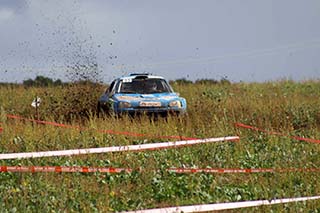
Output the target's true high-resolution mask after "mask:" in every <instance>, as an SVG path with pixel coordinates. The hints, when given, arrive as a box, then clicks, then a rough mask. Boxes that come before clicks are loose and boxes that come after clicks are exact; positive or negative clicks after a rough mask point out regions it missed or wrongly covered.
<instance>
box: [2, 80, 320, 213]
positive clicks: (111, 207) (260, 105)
mask: <svg viewBox="0 0 320 213" xmlns="http://www.w3.org/2000/svg"><path fill="white" fill-rule="evenodd" d="M172 86H173V87H174V89H175V90H176V91H178V92H180V94H181V96H183V97H185V98H186V99H187V102H188V116H186V117H182V118H176V117H169V118H168V119H167V120H162V119H160V120H158V121H150V120H149V119H148V118H144V117H142V118H140V119H130V118H127V117H123V118H121V119H115V118H113V117H105V118H97V117H96V116H95V115H94V113H95V109H96V102H97V99H98V97H99V95H100V94H101V93H102V92H103V91H104V89H105V86H102V85H91V84H87V85H84V84H82V85H77V84H73V85H69V86H61V87H51V88H25V87H23V86H7V87H6V86H2V87H0V107H1V115H0V127H2V128H3V132H2V133H0V152H1V153H12V152H31V151H46V150H62V149H76V148H89V147H106V146H118V145H129V144H142V143H152V142H160V141H166V140H164V139H161V140H160V139H157V138H150V137H149V138H143V137H129V136H125V135H111V134H103V133H99V132H98V131H97V130H114V131H129V132H137V133H143V134H149V135H155V136H163V135H180V136H186V137H196V138H208V137H221V136H228V135H239V136H240V137H241V140H240V141H239V142H237V143H235V142H222V143H217V144H210V145H209V144H207V145H196V146H190V147H184V148H176V149H167V150H158V151H145V152H133V153H132V152H123V153H113V154H94V155H83V156H73V157H50V158H39V159H24V160H1V163H0V165H6V166H9V165H12V166H16V165H30V166H31V165H35V166H100V167H110V166H111V167H124V168H140V169H141V172H132V173H121V174H100V173H93V174H81V173H0V182H1V184H0V201H1V202H0V211H1V212H17V211H18V212H25V211H26V212H51V211H54V212H55V211H67V212H78V211H84V212H101V211H103V212H114V211H127V210H137V209H146V208H155V207H169V206H176V205H191V204H205V203H218V202H234V201H245V200H259V199H269V200H270V199H273V198H287V197H300V196H315V195H320V182H319V181H318V180H319V178H320V173H308V172H293V173H259V174H204V173H200V174H175V173H171V172H167V171H166V169H167V168H171V167H193V168H320V158H319V152H320V144H316V143H307V142H303V141H297V140H294V139H292V138H290V137H280V136H274V135H268V134H265V133H263V132H254V131H251V130H246V129H238V128H236V127H235V126H234V123H235V122H242V123H245V124H249V125H252V126H257V127H261V128H264V129H266V130H269V131H277V132H281V133H283V134H286V135H292V136H301V137H307V138H314V139H320V110H319V109H320V99H319V97H320V82H319V81H308V82H300V83H297V82H292V81H279V82H269V83H236V84H174V85H172ZM36 96H39V97H41V98H42V100H43V102H42V104H41V106H40V109H39V118H40V119H42V120H48V121H56V122H61V123H66V124H71V125H80V126H81V127H85V128H88V129H90V130H87V131H79V130H77V129H66V128H59V127H54V126H49V125H40V124H35V123H32V122H26V121H20V120H12V119H9V118H7V116H6V115H7V114H15V115H20V116H24V117H28V118H34V117H36V116H37V114H36V112H35V109H34V108H32V107H31V106H30V104H31V102H32V100H33V99H34V98H35V97H36ZM239 211H243V212H247V211H249V212H257V211H259V212H264V211H268V212H270V211H273V212H283V211H287V212H320V201H307V202H300V203H290V204H284V205H283V204H279V205H274V206H264V207H256V208H247V209H241V210H239ZM234 212H236V210H234Z"/></svg>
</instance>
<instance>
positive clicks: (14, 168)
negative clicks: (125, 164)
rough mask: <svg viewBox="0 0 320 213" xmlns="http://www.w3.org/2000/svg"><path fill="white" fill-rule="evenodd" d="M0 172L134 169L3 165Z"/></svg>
mask: <svg viewBox="0 0 320 213" xmlns="http://www.w3.org/2000/svg"><path fill="white" fill-rule="evenodd" d="M0 172H32V173H34V172H58V173H60V172H73V173H74V172H79V173H93V172H99V173H121V172H126V173H130V172H132V169H125V168H112V167H109V168H104V167H80V166H72V167H69V166H1V167H0Z"/></svg>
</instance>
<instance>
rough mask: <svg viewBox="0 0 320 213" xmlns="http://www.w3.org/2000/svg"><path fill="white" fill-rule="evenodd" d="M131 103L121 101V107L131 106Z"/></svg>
mask: <svg viewBox="0 0 320 213" xmlns="http://www.w3.org/2000/svg"><path fill="white" fill-rule="evenodd" d="M130 107H131V104H130V103H129V102H120V103H119V108H130Z"/></svg>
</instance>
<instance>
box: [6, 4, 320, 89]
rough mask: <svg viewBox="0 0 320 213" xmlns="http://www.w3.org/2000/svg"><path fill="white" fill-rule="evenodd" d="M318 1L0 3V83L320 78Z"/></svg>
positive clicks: (251, 80) (319, 18)
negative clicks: (149, 77) (142, 76)
mask: <svg viewBox="0 0 320 213" xmlns="http://www.w3.org/2000/svg"><path fill="white" fill-rule="evenodd" d="M319 23H320V1H319V0H304V1H301V0H281V1H279V0H260V1H257V0H134V1H133V0H90V1H88V0H0V82H22V81H23V80H26V79H28V78H35V77H36V76H37V75H44V76H48V77H50V78H53V79H58V78H59V79H62V80H64V81H70V80H77V78H90V79H93V80H99V81H101V82H104V83H109V82H110V81H111V80H112V79H113V78H115V77H119V76H123V75H127V74H129V73H133V72H135V73H136V72H149V73H153V74H156V75H161V76H164V77H165V78H167V79H170V80H173V79H180V78H186V79H189V80H196V79H203V78H210V79H217V80H219V79H221V78H227V79H228V80H230V81H232V82H240V81H245V82H265V81H277V80H283V79H290V80H296V81H304V80H309V79H320V60H319V58H320V27H319Z"/></svg>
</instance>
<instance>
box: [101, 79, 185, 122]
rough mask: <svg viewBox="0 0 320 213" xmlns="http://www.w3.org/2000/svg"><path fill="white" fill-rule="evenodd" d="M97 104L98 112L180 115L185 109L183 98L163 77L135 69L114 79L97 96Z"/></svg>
mask: <svg viewBox="0 0 320 213" xmlns="http://www.w3.org/2000/svg"><path fill="white" fill-rule="evenodd" d="M97 108H98V115H99V114H101V113H106V114H114V115H120V114H123V113H126V114H130V115H136V114H160V115H164V116H166V115H168V114H171V113H172V114H176V115H181V114H184V113H185V112H186V109H187V102H186V99H184V98H182V97H179V94H177V93H175V92H174V91H173V89H172V88H171V86H170V85H169V84H168V82H167V81H166V80H165V79H164V78H163V77H161V76H155V75H151V74H145V73H142V74H139V73H138V74H130V75H129V76H126V77H121V78H117V79H115V80H114V81H113V82H112V83H111V84H110V86H109V88H108V89H107V90H106V91H105V93H104V94H103V95H102V96H101V97H100V98H99V101H98V106H97Z"/></svg>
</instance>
